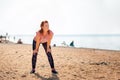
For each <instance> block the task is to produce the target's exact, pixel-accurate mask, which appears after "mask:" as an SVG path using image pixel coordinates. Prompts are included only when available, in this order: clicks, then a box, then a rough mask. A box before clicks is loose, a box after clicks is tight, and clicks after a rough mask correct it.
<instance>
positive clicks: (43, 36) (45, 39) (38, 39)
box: [31, 21, 58, 74]
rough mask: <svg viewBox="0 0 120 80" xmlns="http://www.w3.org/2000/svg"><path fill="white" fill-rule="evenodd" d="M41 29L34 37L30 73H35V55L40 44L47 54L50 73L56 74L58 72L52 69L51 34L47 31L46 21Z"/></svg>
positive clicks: (42, 23)
mask: <svg viewBox="0 0 120 80" xmlns="http://www.w3.org/2000/svg"><path fill="white" fill-rule="evenodd" d="M40 27H41V29H40V30H39V31H38V32H36V36H35V37H34V40H33V55H32V71H31V73H35V67H36V61H37V54H38V49H39V45H40V44H42V45H43V47H44V50H45V52H46V54H47V57H48V61H49V64H50V67H51V71H52V73H55V74H57V73H58V72H57V71H56V70H55V68H54V60H53V57H52V54H51V46H50V43H51V39H52V37H53V32H52V31H51V30H49V24H48V21H42V22H41V25H40Z"/></svg>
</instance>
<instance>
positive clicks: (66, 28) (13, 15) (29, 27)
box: [0, 0, 120, 34]
mask: <svg viewBox="0 0 120 80" xmlns="http://www.w3.org/2000/svg"><path fill="white" fill-rule="evenodd" d="M42 20H48V21H49V24H50V29H51V30H53V32H54V33H55V34H120V0H0V34H2V33H5V32H8V33H9V34H34V33H35V32H36V31H38V30H39V25H40V22H41V21H42Z"/></svg>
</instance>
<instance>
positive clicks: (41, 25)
mask: <svg viewBox="0 0 120 80" xmlns="http://www.w3.org/2000/svg"><path fill="white" fill-rule="evenodd" d="M45 23H48V21H47V20H45V21H42V22H41V24H40V27H41V29H40V31H39V32H40V33H41V34H43V32H44V31H43V29H42V27H43V26H44V24H45ZM48 34H50V30H48Z"/></svg>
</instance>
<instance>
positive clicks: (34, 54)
mask: <svg viewBox="0 0 120 80" xmlns="http://www.w3.org/2000/svg"><path fill="white" fill-rule="evenodd" d="M42 46H43V47H44V50H45V52H46V54H47V57H48V61H49V64H50V67H51V68H54V60H53V57H52V54H51V52H47V42H46V43H42ZM32 48H33V50H35V48H36V41H35V40H33V44H32ZM49 48H50V49H51V47H50V46H49ZM37 54H38V53H33V55H32V69H35V67H36V62H37Z"/></svg>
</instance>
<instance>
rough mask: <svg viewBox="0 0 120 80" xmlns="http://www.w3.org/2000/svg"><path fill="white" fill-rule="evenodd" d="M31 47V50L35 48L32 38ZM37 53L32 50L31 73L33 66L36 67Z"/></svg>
mask: <svg viewBox="0 0 120 80" xmlns="http://www.w3.org/2000/svg"><path fill="white" fill-rule="evenodd" d="M32 48H33V51H34V50H35V48H36V41H34V40H33V44H32ZM37 54H38V53H34V52H33V55H32V71H31V73H34V72H35V67H36V62H37Z"/></svg>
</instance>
